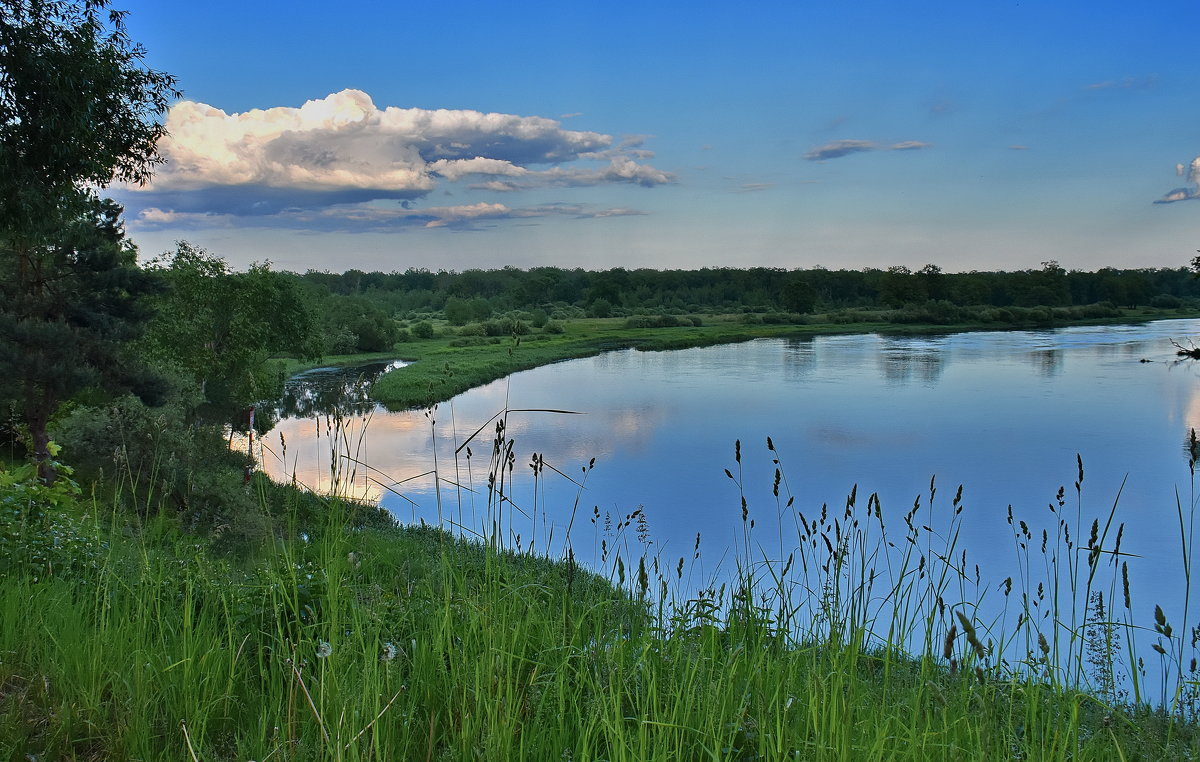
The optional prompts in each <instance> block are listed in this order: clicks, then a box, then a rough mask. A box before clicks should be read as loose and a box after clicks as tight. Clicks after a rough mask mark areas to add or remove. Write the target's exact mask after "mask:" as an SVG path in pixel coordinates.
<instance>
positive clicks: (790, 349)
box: [783, 337, 817, 378]
mask: <svg viewBox="0 0 1200 762" xmlns="http://www.w3.org/2000/svg"><path fill="white" fill-rule="evenodd" d="M783 364H784V367H785V368H786V369H787V373H788V374H789V375H790V376H793V377H796V378H799V377H802V376H807V375H810V374H811V373H812V372H813V371H814V370H816V368H817V347H816V342H815V341H814V340H813V338H812V337H808V338H803V339H786V340H785V341H784V345H783Z"/></svg>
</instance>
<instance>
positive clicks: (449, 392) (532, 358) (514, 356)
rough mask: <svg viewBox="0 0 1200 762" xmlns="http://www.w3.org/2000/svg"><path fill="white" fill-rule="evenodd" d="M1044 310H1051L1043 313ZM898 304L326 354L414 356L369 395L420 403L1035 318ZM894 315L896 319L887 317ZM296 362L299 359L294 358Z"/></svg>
mask: <svg viewBox="0 0 1200 762" xmlns="http://www.w3.org/2000/svg"><path fill="white" fill-rule="evenodd" d="M1047 314H1048V315H1049V314H1051V313H1049V312H1048V313H1047ZM895 317H896V313H895V311H890V312H886V313H874V314H873V313H868V312H861V311H856V312H852V313H846V314H838V315H814V316H806V317H805V318H804V322H774V323H765V322H761V316H752V320H753V318H757V319H758V321H757V322H752V321H748V320H747V318H746V316H744V315H717V316H704V318H703V319H702V321H701V322H702V325H699V326H695V325H689V326H675V327H670V328H634V327H629V320H628V319H626V318H586V319H576V320H568V321H564V322H562V323H560V324H559V325H560V328H561V330H562V332H561V333H547V332H533V333H530V334H527V335H522V336H517V337H505V338H501V337H484V336H466V337H464V336H459V335H456V333H455V329H454V328H453V327H451V326H449V325H447V324H445V323H444V322H438V323H436V324H435V325H434V332H435V337H434V338H431V339H424V340H415V341H411V342H408V343H404V344H400V345H398V346H397V352H396V354H394V355H387V354H376V355H351V356H345V357H336V358H327V361H329V362H332V363H333V364H352V363H354V362H368V361H370V360H371V359H377V358H381V357H395V356H400V357H402V358H403V359H405V360H409V361H412V362H413V365H411V366H410V367H407V368H404V369H403V370H402V371H401V372H396V373H389V374H387V375H385V376H384V377H383V378H381V379H380V380H379V381H378V382H376V384H375V385H374V387H373V389H372V391H371V394H372V396H373V397H375V399H377V400H379V401H380V402H382V403H384V404H385V405H387V406H388V407H389V408H392V409H397V410H404V409H412V408H419V407H425V406H428V405H432V404H434V403H437V402H443V401H445V400H448V399H450V398H451V397H453V396H455V395H457V394H460V393H462V392H465V391H467V390H468V389H472V388H474V387H476V386H481V385H483V384H486V383H488V382H491V381H495V380H496V379H499V378H504V377H505V376H507V375H510V374H512V373H516V372H518V371H522V370H528V369H530V368H536V367H539V366H542V365H548V364H550V363H554V362H560V361H562V360H570V359H576V358H580V357H590V356H592V355H596V354H600V353H601V352H607V351H611V350H617V349H641V350H648V351H653V350H665V349H684V348H687V347H698V346H709V345H714V344H728V343H733V342H739V341H750V340H752V339H759V338H786V337H793V338H802V337H811V336H819V335H829V334H845V333H884V334H935V333H948V332H958V331H978V330H1003V329H1005V328H1032V327H1038V324H1035V323H1030V324H1017V325H1008V324H997V323H996V322H973V323H959V324H954V325H944V324H934V323H920V322H916V323H907V322H906V323H899V322H895V320H894V318H895ZM1183 317H1200V312H1195V311H1180V310H1157V309H1151V308H1145V309H1138V310H1124V311H1122V312H1121V314H1120V315H1112V316H1106V317H1090V318H1077V319H1072V320H1068V319H1065V318H1062V317H1060V318H1057V319H1055V320H1052V321H1051V322H1050V323H1049V325H1052V326H1054V327H1062V326H1067V325H1107V324H1116V323H1132V322H1144V321H1148V320H1158V319H1165V318H1183ZM889 318H893V319H889ZM293 367H294V368H296V369H300V368H302V367H304V366H301V365H298V364H297V365H295V366H293Z"/></svg>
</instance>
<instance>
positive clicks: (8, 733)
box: [0, 448, 1200, 762]
mask: <svg viewBox="0 0 1200 762" xmlns="http://www.w3.org/2000/svg"><path fill="white" fill-rule="evenodd" d="M739 457H740V448H739ZM27 476H28V474H26V477H27ZM3 477H4V478H3V479H0V498H3V505H4V506H5V507H6V511H7V512H6V513H5V514H4V515H3V517H2V519H3V520H2V521H0V530H2V531H0V538H2V539H3V541H4V542H5V544H6V547H5V550H6V552H5V554H4V555H3V557H2V558H0V758H3V759H12V760H26V759H75V760H100V759H104V760H124V759H179V760H205V761H212V760H231V761H232V760H248V759H249V760H265V759H278V760H369V759H371V760H410V759H411V760H441V759H447V760H450V759H452V760H466V759H487V760H493V759H495V760H507V759H513V760H516V759H528V760H612V761H616V760H629V761H630V762H634V761H636V762H644V761H648V760H664V761H665V760H672V761H673V760H681V759H683V760H706V759H711V760H787V759H816V760H847V761H849V760H856V761H857V760H961V759H1038V760H1058V759H1073V760H1091V759H1097V760H1106V759H1112V760H1133V759H1144V760H1160V759H1184V758H1194V757H1195V755H1196V754H1198V753H1200V739H1198V737H1197V734H1196V727H1195V725H1194V724H1193V722H1192V719H1194V710H1195V706H1194V705H1193V704H1192V703H1190V702H1192V701H1194V700H1195V697H1194V696H1192V695H1191V694H1192V693H1194V691H1192V690H1191V689H1188V688H1187V685H1188V683H1186V682H1185V683H1180V687H1181V689H1183V690H1184V693H1182V694H1174V695H1171V693H1170V692H1169V691H1166V689H1164V693H1165V696H1164V698H1165V700H1166V702H1165V703H1164V704H1163V706H1164V709H1163V710H1153V709H1150V708H1149V706H1148V704H1147V703H1146V699H1145V698H1140V699H1139V698H1136V697H1131V696H1129V695H1128V694H1126V693H1123V692H1122V691H1123V690H1124V688H1122V687H1121V686H1120V684H1118V683H1116V682H1114V680H1113V676H1114V675H1120V674H1130V672H1129V670H1133V672H1132V674H1134V675H1137V674H1138V672H1137V669H1138V665H1137V663H1136V659H1135V658H1133V657H1132V656H1131V653H1132V652H1128V653H1127V652H1126V651H1125V648H1124V643H1125V641H1126V639H1127V638H1128V637H1131V636H1132V633H1133V629H1132V628H1130V627H1128V626H1127V625H1128V624H1129V622H1128V620H1127V615H1126V613H1125V612H1124V610H1122V609H1121V608H1120V605H1119V604H1116V605H1115V606H1114V608H1115V609H1116V610H1115V611H1111V612H1109V613H1108V614H1104V613H1103V612H1101V613H1100V614H1099V615H1098V616H1096V617H1092V621H1093V625H1092V626H1091V627H1090V628H1085V627H1084V626H1083V622H1082V620H1078V621H1077V619H1076V616H1077V614H1078V613H1079V612H1078V611H1076V610H1074V609H1072V608H1071V606H1070V605H1069V604H1068V601H1070V600H1073V599H1076V598H1084V597H1087V596H1088V595H1090V593H1091V592H1092V591H1093V590H1103V591H1104V592H1105V594H1106V595H1110V597H1108V598H1107V600H1108V601H1109V602H1110V605H1112V602H1113V601H1114V597H1116V598H1117V599H1118V600H1119V595H1120V593H1119V583H1117V582H1115V581H1111V582H1110V578H1112V579H1113V580H1115V578H1114V577H1112V574H1115V572H1113V573H1111V574H1110V573H1109V571H1108V570H1107V567H1108V563H1107V561H1105V562H1103V565H1104V566H1103V569H1102V570H1103V572H1104V573H1103V574H1100V575H1099V576H1098V577H1096V575H1094V574H1090V573H1089V569H1090V568H1091V566H1092V564H1091V563H1089V564H1088V566H1087V567H1084V566H1083V564H1082V560H1080V559H1082V558H1083V557H1084V555H1085V554H1081V553H1074V552H1072V551H1071V549H1070V548H1069V547H1068V548H1067V549H1066V551H1065V552H1066V554H1067V555H1066V556H1064V557H1063V559H1064V561H1063V564H1061V565H1060V564H1059V563H1058V560H1057V557H1054V558H1051V555H1053V553H1054V552H1055V551H1054V548H1055V547H1056V545H1055V543H1054V542H1053V541H1052V542H1051V544H1050V545H1049V548H1050V555H1047V557H1046V559H1045V560H1046V561H1047V563H1045V564H1044V566H1045V568H1046V570H1047V574H1049V573H1050V569H1052V568H1053V569H1054V576H1053V577H1052V578H1047V579H1045V580H1039V578H1038V577H1037V575H1035V576H1034V577H1031V578H1030V579H1028V580H1025V581H1017V582H1016V583H1015V588H1014V587H1013V585H1014V583H1013V581H1012V580H1009V581H1008V585H1009V588H1010V590H1009V591H1008V592H1005V593H1004V595H1005V599H1006V600H1011V601H1012V606H1013V607H1014V609H1015V610H1016V611H1019V612H1020V613H1021V615H1022V616H1021V618H1020V619H1018V624H1017V626H1016V628H1015V629H1011V630H1010V629H1006V625H1005V623H1004V622H998V621H990V620H984V619H981V618H980V615H979V609H978V606H979V603H980V601H981V599H982V596H983V592H982V591H983V589H984V587H988V586H989V583H987V582H984V583H983V585H984V587H980V585H979V581H978V580H977V579H975V578H973V577H972V576H971V575H969V574H966V573H964V572H963V570H961V569H956V567H955V564H954V558H955V556H956V552H955V550H956V549H955V547H954V544H953V541H952V540H947V539H944V538H946V537H955V536H957V531H956V527H959V526H961V524H962V522H963V521H965V520H966V519H965V518H963V515H964V514H963V513H962V512H961V511H960V510H959V508H960V506H961V502H960V497H955V498H954V499H953V501H951V502H949V503H947V502H946V500H945V499H944V498H943V499H941V500H937V501H935V499H934V495H933V488H932V485H931V494H930V495H929V503H930V505H929V506H922V508H925V507H928V508H929V509H931V511H930V513H929V515H928V517H927V515H926V512H925V510H922V512H921V516H922V520H923V521H924V520H930V521H932V522H933V523H934V528H933V529H931V528H930V527H924V528H922V527H921V525H920V523H919V522H912V521H909V520H906V528H903V529H901V530H900V534H899V535H898V536H896V537H895V538H894V539H895V540H896V542H895V543H890V542H888V540H887V533H886V532H885V531H884V529H883V521H882V519H881V518H879V517H878V516H876V512H875V511H873V509H877V508H878V506H877V504H875V503H874V502H873V500H870V499H869V500H867V502H866V506H865V510H864V508H863V506H861V505H857V504H856V500H855V498H854V496H853V495H852V496H851V497H849V498H848V500H847V504H846V507H845V510H844V511H842V510H837V511H833V512H830V513H829V515H826V512H825V511H824V510H822V511H821V512H820V515H814V516H812V517H811V518H805V519H804V522H803V524H802V526H803V529H802V530H801V531H800V533H799V534H798V536H797V543H796V545H795V547H794V548H793V549H792V550H791V551H790V553H789V554H788V556H786V558H779V559H776V560H775V561H773V562H763V561H761V560H760V561H758V562H756V561H755V560H754V553H753V552H740V551H739V552H738V554H737V557H738V569H739V573H738V574H737V575H736V576H735V578H734V579H732V580H731V581H730V582H729V583H728V584H727V585H722V586H721V587H720V589H710V590H706V591H701V593H700V594H699V595H695V596H692V595H687V594H685V595H682V596H680V595H676V594H675V592H678V591H680V590H682V588H681V587H679V580H681V579H683V578H685V577H686V576H687V575H689V574H690V573H691V567H692V566H693V565H694V564H696V563H697V560H696V559H694V558H693V559H690V560H688V559H685V558H680V559H679V561H678V562H677V563H676V562H674V561H673V560H672V559H666V558H659V557H658V556H655V555H651V554H649V553H646V552H643V553H642V554H641V555H637V554H636V553H635V554H634V555H631V556H625V557H622V556H620V555H616V554H615V553H614V555H612V556H610V557H607V558H606V559H605V560H604V563H603V564H602V566H601V568H600V570H599V571H600V575H597V574H593V573H588V572H586V571H584V570H582V569H581V568H579V567H578V566H577V565H575V564H574V563H573V562H572V560H571V559H570V558H568V559H566V560H548V559H545V558H541V557H537V556H534V555H531V554H529V553H528V552H521V551H519V550H516V549H515V548H508V549H505V548H503V547H500V545H499V543H495V542H493V543H489V544H486V545H485V544H480V543H479V542H467V541H464V540H462V539H460V538H455V537H452V536H450V535H449V534H446V533H444V532H442V531H440V530H437V529H433V528H427V527H413V528H406V529H401V528H395V527H388V526H384V525H382V524H381V523H380V522H379V521H377V520H376V519H377V517H376V516H374V515H373V514H372V513H371V512H370V511H367V510H366V509H363V508H361V507H356V506H353V505H351V504H345V503H341V502H338V501H325V500H320V499H317V498H314V497H312V496H310V495H304V494H302V493H298V492H294V491H290V490H288V489H285V488H279V487H274V486H271V485H268V484H266V483H265V482H262V481H256V482H253V483H252V484H251V485H250V487H248V489H250V490H251V491H253V492H254V493H255V494H256V495H257V498H258V499H259V500H260V501H262V502H263V503H264V505H263V510H264V513H265V514H268V515H271V516H274V517H276V518H277V520H278V522H279V523H278V525H277V527H276V530H275V532H274V534H273V538H272V539H270V540H269V541H267V542H264V543H261V544H260V545H258V546H257V547H255V548H252V549H249V550H246V551H245V552H243V553H241V554H238V555H232V556H231V555H228V554H223V553H220V552H218V551H217V550H216V549H215V546H214V545H213V543H212V541H211V538H200V537H197V536H195V535H192V534H189V533H186V532H184V531H182V530H181V528H180V527H179V526H178V525H177V524H176V523H175V521H174V520H173V519H172V518H171V517H170V516H169V515H159V516H157V517H154V518H150V519H145V520H138V519H136V518H132V517H129V516H127V515H125V514H121V513H117V512H114V511H113V510H112V509H111V508H110V507H109V506H106V505H103V504H100V503H97V502H96V501H94V500H90V499H87V498H86V497H84V498H80V497H73V496H71V495H69V494H68V493H67V491H66V490H65V489H63V488H61V487H60V488H58V489H57V490H56V491H55V492H53V493H48V492H46V491H45V490H44V489H43V488H40V487H38V486H37V485H36V484H35V483H33V482H32V481H31V480H30V479H28V478H23V477H21V476H20V475H15V476H14V475H13V474H12V473H6V474H4V475H3ZM788 497H790V496H788V495H787V494H786V491H785V492H784V493H783V494H782V495H781V502H783V501H785V500H787V498H788ZM492 499H493V500H494V501H496V502H498V503H500V504H502V503H503V496H502V495H501V494H494V495H492ZM935 502H936V512H933V510H932V509H934V508H935V505H934V504H935ZM788 504H789V505H790V504H791V503H790V501H789V502H788ZM14 505H21V506H24V507H25V509H27V510H26V512H25V513H23V514H22V513H19V512H18V513H14V512H12V511H11V509H12V507H13V506H14ZM29 509H32V510H29ZM38 511H41V512H43V514H44V515H41V516H37V515H36V514H37V513H38ZM914 513H915V510H914ZM967 515H969V513H968V514H967ZM797 516H798V517H803V514H800V513H798V514H797ZM835 522H841V523H838V527H839V528H838V530H837V531H836V532H835V529H834V525H835ZM743 524H744V525H743V533H742V536H740V537H738V538H736V542H735V543H734V544H735V547H742V548H745V549H747V550H749V549H751V548H753V547H754V539H753V525H752V524H748V523H746V522H743ZM935 529H936V530H937V531H934V530H935ZM616 531H617V532H619V531H620V529H618V530H616ZM1035 531H1036V528H1035ZM1013 532H1014V538H1015V539H1018V540H1019V539H1021V538H1022V537H1024V536H1026V535H1027V534H1028V532H1029V530H1028V529H1027V528H1026V526H1025V523H1024V522H1019V523H1016V522H1014V528H1013ZM1076 536H1080V535H1079V534H1076ZM818 538H823V540H821V539H818ZM610 539H611V538H610ZM1059 542H1060V543H1061V534H1060V536H1059ZM1118 542H1119V540H1118ZM620 545H621V543H618V542H613V543H612V547H614V548H616V547H619V546H620ZM1092 545H1095V546H1096V547H1098V548H1099V547H1101V546H1103V547H1104V548H1109V549H1112V539H1111V536H1108V533H1107V532H1106V536H1105V537H1102V538H1099V539H1098V540H1096V539H1094V540H1092V541H1089V547H1090V546H1092ZM1068 546H1069V540H1068ZM635 547H636V545H635ZM889 547H890V549H889ZM1043 547H1045V545H1043ZM1060 550H1061V546H1060ZM1113 550H1114V552H1115V549H1113ZM1027 552H1029V553H1031V554H1033V553H1034V552H1035V551H1033V550H1032V549H1028V550H1027ZM1042 553H1043V555H1046V551H1045V550H1043V551H1042ZM1098 556H1099V554H1097V557H1098ZM760 559H761V557H760ZM1071 559H1075V560H1071ZM1040 565H1042V564H1041V563H1040V561H1038V562H1036V563H1034V564H1033V565H1032V567H1031V568H1034V569H1036V568H1038V566H1040ZM1060 569H1061V574H1062V576H1061V577H1060V576H1059V573H1060ZM1100 580H1104V581H1103V582H1101V581H1100ZM1035 584H1036V585H1038V587H1037V589H1038V591H1039V592H1038V593H1036V594H1035V593H1034V585H1035ZM1043 585H1045V586H1046V588H1047V589H1048V590H1050V591H1053V595H1052V596H1046V597H1043V596H1042V595H1041V592H1040V591H1041V590H1042V586H1043ZM1110 585H1117V587H1116V592H1115V596H1113V595H1112V594H1113V587H1111V586H1110ZM1002 587H1003V586H1002ZM1060 592H1061V600H1060V596H1059V593H1060ZM1010 595H1011V597H1010ZM1035 595H1036V598H1035ZM1022 596H1024V600H1025V602H1024V603H1023V604H1022V603H1020V602H1019V601H1020V600H1021V598H1022ZM1037 600H1041V603H1040V604H1039V603H1038V602H1036V601H1037ZM1052 601H1057V602H1058V605H1057V606H1055V605H1054V604H1052ZM1039 606H1041V607H1046V612H1042V610H1041V608H1039ZM1092 610H1093V611H1095V609H1094V608H1093V609H1092ZM1043 613H1046V614H1047V615H1048V616H1049V618H1048V619H1046V618H1043V616H1042V614H1043ZM884 614H886V616H885V615H884ZM1175 623H1176V624H1177V625H1178V626H1179V627H1180V630H1181V631H1187V627H1188V625H1190V624H1191V623H1190V622H1187V621H1186V620H1184V621H1177V622H1175ZM1148 629H1149V628H1147V630H1148ZM1156 629H1157V631H1158V633H1159V635H1160V636H1163V635H1164V634H1165V639H1164V638H1163V637H1160V638H1159V642H1160V643H1163V644H1164V646H1165V647H1164V649H1163V650H1164V651H1165V652H1167V653H1171V654H1175V652H1176V651H1175V649H1176V641H1179V643H1178V645H1179V648H1180V651H1179V653H1180V654H1181V655H1182V654H1183V650H1182V647H1183V640H1184V638H1185V636H1184V635H1178V634H1176V635H1174V636H1172V634H1171V630H1170V626H1169V625H1168V624H1167V623H1166V619H1165V615H1164V619H1163V622H1162V624H1161V625H1160V626H1159V627H1157V628H1156ZM1068 633H1074V634H1068ZM1060 638H1061V640H1060ZM901 644H916V648H902V647H901ZM921 644H923V645H921ZM1013 653H1015V654H1017V656H1018V658H1017V659H1014V660H1010V659H1009V658H1008V657H1006V654H1010V655H1011V654H1013ZM1180 666H1181V667H1182V665H1180ZM1164 671H1167V672H1172V673H1173V672H1174V667H1173V666H1172V665H1171V664H1167V665H1166V668H1165V669H1164ZM1142 674H1143V675H1144V670H1143V673H1142ZM1143 679H1144V677H1143ZM1077 686H1079V687H1084V686H1086V687H1089V691H1087V692H1084V691H1081V690H1078V689H1077Z"/></svg>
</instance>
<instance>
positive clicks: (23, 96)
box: [0, 0, 177, 480]
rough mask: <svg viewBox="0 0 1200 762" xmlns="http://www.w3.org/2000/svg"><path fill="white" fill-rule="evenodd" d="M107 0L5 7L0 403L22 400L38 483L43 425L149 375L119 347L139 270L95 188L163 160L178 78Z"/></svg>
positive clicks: (0, 72) (0, 82)
mask: <svg viewBox="0 0 1200 762" xmlns="http://www.w3.org/2000/svg"><path fill="white" fill-rule="evenodd" d="M107 5H108V3H107V0H90V1H89V2H67V1H64V0H3V2H0V284H3V285H2V289H3V290H2V292H0V334H3V335H4V336H5V337H6V338H7V337H11V339H12V340H11V341H6V342H5V345H4V350H3V352H0V378H3V379H4V382H5V383H4V386H3V388H0V399H5V400H11V399H20V400H21V409H22V417H23V419H24V422H25V424H26V425H27V426H28V429H29V433H30V438H31V440H32V442H31V444H32V452H33V455H34V457H35V459H37V460H38V461H39V462H40V463H42V464H44V465H43V467H42V473H41V475H42V478H43V479H46V480H52V479H53V478H54V476H55V475H54V472H53V469H52V468H51V467H50V466H49V465H48V464H49V463H50V454H49V452H48V450H47V445H48V442H49V436H48V434H47V426H48V424H49V419H50V416H51V415H52V414H53V412H54V409H55V408H56V407H57V405H58V404H59V403H60V402H61V401H63V400H64V399H66V398H67V397H69V396H71V395H73V394H75V393H77V392H79V391H82V390H84V389H88V388H93V387H98V388H103V389H112V388H116V389H130V388H135V389H139V388H140V390H141V391H143V392H145V393H146V394H147V396H152V395H153V389H152V388H151V387H153V386H154V383H153V379H152V378H150V377H148V376H147V375H146V374H145V373H144V372H143V371H142V370H141V369H140V368H136V367H134V366H133V365H132V364H131V363H130V362H129V361H128V358H126V357H124V356H123V355H122V353H121V351H120V349H119V346H118V345H119V344H120V343H122V342H126V341H128V340H129V339H130V338H131V337H132V335H133V334H135V333H136V331H137V327H138V325H139V324H140V322H141V319H142V315H141V314H140V313H139V311H138V308H137V301H138V297H139V296H140V295H142V294H144V293H146V292H147V291H148V290H150V288H151V285H150V283H149V282H148V280H147V279H146V278H144V277H142V276H141V273H140V272H139V271H138V269H137V267H136V262H135V255H134V252H133V249H132V247H131V246H130V245H129V244H128V243H126V242H125V241H124V233H123V230H122V229H121V226H120V223H119V221H118V219H117V217H118V215H119V214H120V208H119V207H117V205H116V204H113V203H112V202H111V201H107V200H102V199H100V198H99V197H98V196H97V194H96V191H95V189H96V188H97V187H103V186H105V185H107V184H108V183H109V182H111V181H113V180H114V179H115V180H124V181H130V182H139V181H142V180H144V179H146V178H147V177H148V176H149V173H150V170H151V167H152V166H153V164H154V163H155V162H156V161H157V154H156V152H155V142H156V141H157V139H158V138H159V137H160V136H161V135H162V134H163V126H162V123H161V122H160V121H157V119H158V117H159V116H161V114H163V113H164V112H165V110H166V108H167V104H168V101H169V99H170V98H171V97H172V96H174V95H177V93H176V92H175V90H174V80H173V79H172V78H171V77H170V76H168V75H165V74H162V73H160V72H154V71H151V70H149V69H147V68H146V67H145V66H144V65H143V63H142V59H143V51H142V49H141V48H140V47H139V46H137V45H135V44H133V43H132V42H131V41H130V39H129V37H128V35H127V34H126V31H125V27H124V24H123V15H122V14H120V13H116V12H112V13H105V9H106V6H107Z"/></svg>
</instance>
